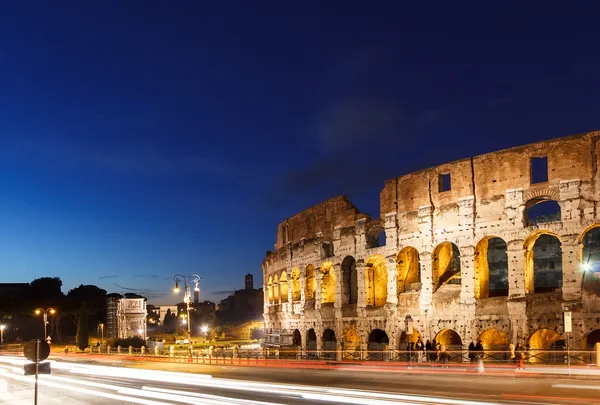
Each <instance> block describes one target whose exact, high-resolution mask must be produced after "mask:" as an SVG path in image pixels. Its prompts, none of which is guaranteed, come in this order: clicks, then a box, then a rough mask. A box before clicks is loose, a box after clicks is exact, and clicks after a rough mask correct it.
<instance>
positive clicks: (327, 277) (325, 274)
mask: <svg viewBox="0 0 600 405" xmlns="http://www.w3.org/2000/svg"><path fill="white" fill-rule="evenodd" d="M333 302H335V274H334V273H333V263H331V262H325V263H323V264H322V265H321V303H323V304H329V303H333Z"/></svg>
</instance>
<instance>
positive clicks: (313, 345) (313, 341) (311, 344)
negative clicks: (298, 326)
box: [306, 328, 317, 350]
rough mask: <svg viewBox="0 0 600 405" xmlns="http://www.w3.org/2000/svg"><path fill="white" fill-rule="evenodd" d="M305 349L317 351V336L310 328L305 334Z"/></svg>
mask: <svg viewBox="0 0 600 405" xmlns="http://www.w3.org/2000/svg"><path fill="white" fill-rule="evenodd" d="M306 347H307V348H308V350H317V334H316V333H315V330H314V329H312V328H311V329H309V330H308V332H307V333H306Z"/></svg>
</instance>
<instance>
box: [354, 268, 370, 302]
mask: <svg viewBox="0 0 600 405" xmlns="http://www.w3.org/2000/svg"><path fill="white" fill-rule="evenodd" d="M365 271H366V268H365V261H364V260H363V259H359V260H357V261H356V286H357V289H358V297H357V300H356V306H357V308H366V307H367V285H366V284H367V283H366V280H365V277H366V275H365Z"/></svg>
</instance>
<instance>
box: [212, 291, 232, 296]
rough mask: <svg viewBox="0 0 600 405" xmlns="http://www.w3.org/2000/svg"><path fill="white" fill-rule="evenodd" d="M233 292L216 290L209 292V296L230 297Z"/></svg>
mask: <svg viewBox="0 0 600 405" xmlns="http://www.w3.org/2000/svg"><path fill="white" fill-rule="evenodd" d="M234 292H235V290H218V291H211V292H209V294H210V295H231V294H233V293H234Z"/></svg>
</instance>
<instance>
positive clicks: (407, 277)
mask: <svg viewBox="0 0 600 405" xmlns="http://www.w3.org/2000/svg"><path fill="white" fill-rule="evenodd" d="M420 282H421V272H420V271H419V252H417V249H415V248H414V247H410V246H407V247H405V248H404V249H402V250H401V251H400V253H398V256H396V291H397V292H398V294H402V293H403V292H406V291H411V290H418V287H417V286H414V284H418V283H420Z"/></svg>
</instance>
